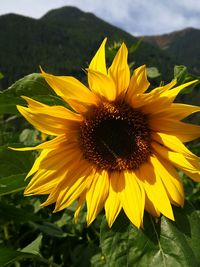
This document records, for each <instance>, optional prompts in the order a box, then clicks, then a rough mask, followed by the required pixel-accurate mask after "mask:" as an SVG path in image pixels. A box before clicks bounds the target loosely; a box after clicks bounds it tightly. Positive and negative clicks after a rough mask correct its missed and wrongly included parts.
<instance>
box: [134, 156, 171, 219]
mask: <svg viewBox="0 0 200 267" xmlns="http://www.w3.org/2000/svg"><path fill="white" fill-rule="evenodd" d="M151 158H152V157H151ZM155 168H156V166H154V165H153V164H152V162H149V163H144V164H143V165H141V167H140V169H139V170H138V171H136V174H137V176H138V177H139V179H140V181H141V182H142V185H143V187H144V190H145V192H146V194H147V196H148V199H149V200H150V201H151V202H152V203H153V205H154V206H155V207H156V208H157V209H158V210H159V211H160V212H161V213H162V214H163V215H165V216H166V217H167V218H169V219H171V220H174V215H173V211H172V207H171V204H170V201H169V197H168V195H167V192H166V189H165V188H164V186H163V183H162V181H161V179H160V176H158V175H156V173H155Z"/></svg>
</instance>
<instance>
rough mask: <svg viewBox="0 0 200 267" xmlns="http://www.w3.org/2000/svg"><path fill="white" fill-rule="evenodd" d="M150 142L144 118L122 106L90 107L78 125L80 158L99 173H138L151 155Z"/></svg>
mask: <svg viewBox="0 0 200 267" xmlns="http://www.w3.org/2000/svg"><path fill="white" fill-rule="evenodd" d="M150 141H151V138H150V130H149V126H148V120H147V117H146V115H145V114H143V113H142V112H141V111H139V110H137V109H133V108H131V107H130V106H129V105H128V104H126V103H118V102H104V103H102V104H101V105H100V106H98V107H96V106H94V107H93V108H91V109H90V111H89V112H88V113H87V114H85V119H84V121H83V122H82V124H81V125H80V136H79V144H80V148H81V150H82V152H83V156H84V158H85V159H86V160H88V161H90V162H91V163H92V164H94V165H96V167H97V168H99V169H105V170H108V171H121V170H135V169H138V168H139V166H140V165H141V164H142V163H144V162H146V161H147V160H148V158H149V155H150V154H151V147H150Z"/></svg>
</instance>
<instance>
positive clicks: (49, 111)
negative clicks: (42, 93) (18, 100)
mask: <svg viewBox="0 0 200 267" xmlns="http://www.w3.org/2000/svg"><path fill="white" fill-rule="evenodd" d="M22 98H23V99H25V100H26V101H27V103H28V107H29V110H30V111H31V112H32V113H41V114H46V115H49V116H52V117H55V120H56V118H60V119H64V120H73V121H79V122H80V121H82V120H83V117H82V116H81V115H79V114H77V113H74V112H72V111H71V110H69V109H67V108H65V107H63V106H48V105H45V104H42V103H40V102H38V101H36V100H34V99H31V98H29V97H26V96H22Z"/></svg>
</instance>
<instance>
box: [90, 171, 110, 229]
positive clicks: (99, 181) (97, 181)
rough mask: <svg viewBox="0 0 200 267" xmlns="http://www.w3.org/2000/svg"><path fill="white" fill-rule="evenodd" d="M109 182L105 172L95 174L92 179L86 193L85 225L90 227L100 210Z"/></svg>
mask: <svg viewBox="0 0 200 267" xmlns="http://www.w3.org/2000/svg"><path fill="white" fill-rule="evenodd" d="M108 189H109V180H108V173H107V171H105V170H103V171H101V172H97V173H96V174H95V176H94V177H92V183H91V186H90V188H89V189H88V191H87V193H86V202H87V216H86V220H87V224H88V225H90V224H91V223H92V222H93V221H94V219H95V218H96V217H97V215H98V213H99V212H100V211H101V210H102V208H103V206H104V203H105V200H106V198H107V195H108Z"/></svg>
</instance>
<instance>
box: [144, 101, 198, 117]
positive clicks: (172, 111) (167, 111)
mask: <svg viewBox="0 0 200 267" xmlns="http://www.w3.org/2000/svg"><path fill="white" fill-rule="evenodd" d="M199 111H200V107H198V106H192V105H186V104H180V103H172V104H171V105H170V106H169V107H164V108H162V107H159V109H155V110H154V112H153V113H151V114H149V117H150V118H157V119H159V118H171V119H176V120H182V119H184V118H186V117H187V116H189V115H191V114H193V113H196V112H199Z"/></svg>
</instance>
